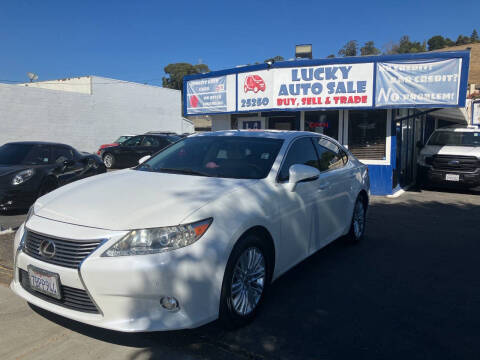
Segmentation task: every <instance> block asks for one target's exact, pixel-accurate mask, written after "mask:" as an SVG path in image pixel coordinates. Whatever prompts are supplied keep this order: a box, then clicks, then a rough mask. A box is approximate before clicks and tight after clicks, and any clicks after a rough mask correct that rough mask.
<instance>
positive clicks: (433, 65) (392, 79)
mask: <svg viewBox="0 0 480 360" xmlns="http://www.w3.org/2000/svg"><path fill="white" fill-rule="evenodd" d="M461 68H462V59H460V58H455V59H448V60H424V61H399V62H379V63H377V81H376V102H375V106H376V107H382V106H398V105H406V106H408V105H411V106H412V107H415V106H421V105H438V106H441V105H453V106H455V105H458V102H459V99H458V95H459V87H460V77H461V76H460V75H461Z"/></svg>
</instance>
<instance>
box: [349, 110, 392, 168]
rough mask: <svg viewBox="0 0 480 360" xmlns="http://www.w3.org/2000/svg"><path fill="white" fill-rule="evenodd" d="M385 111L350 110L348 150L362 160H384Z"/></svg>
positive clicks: (385, 137)
mask: <svg viewBox="0 0 480 360" xmlns="http://www.w3.org/2000/svg"><path fill="white" fill-rule="evenodd" d="M386 139H387V110H368V111H365V110H364V111H361V110H350V111H349V114H348V149H349V150H350V151H351V152H352V154H353V155H355V156H356V157H357V158H359V159H362V160H385V159H386Z"/></svg>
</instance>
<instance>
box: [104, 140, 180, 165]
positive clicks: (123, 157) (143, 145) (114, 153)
mask: <svg viewBox="0 0 480 360" xmlns="http://www.w3.org/2000/svg"><path fill="white" fill-rule="evenodd" d="M178 140H180V136H178V135H176V134H174V133H161V132H149V133H146V134H144V135H137V136H134V137H132V138H130V139H128V140H127V141H125V142H124V143H122V144H120V145H118V146H115V147H109V148H105V149H102V150H101V153H100V156H101V158H102V159H103V162H104V164H105V166H106V167H107V168H108V169H112V168H119V169H122V168H128V167H132V166H135V165H138V160H140V159H141V158H142V157H144V156H147V155H153V154H155V153H156V152H158V151H160V150H162V149H163V148H166V147H167V146H169V145H170V144H173V143H174V142H176V141H178Z"/></svg>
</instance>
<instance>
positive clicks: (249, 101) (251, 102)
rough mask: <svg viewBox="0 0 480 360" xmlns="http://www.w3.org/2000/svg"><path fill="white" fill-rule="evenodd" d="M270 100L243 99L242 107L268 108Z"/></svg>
mask: <svg viewBox="0 0 480 360" xmlns="http://www.w3.org/2000/svg"><path fill="white" fill-rule="evenodd" d="M268 101H269V100H268V98H266V97H264V98H253V99H242V105H241V106H240V107H242V108H243V107H253V106H267V105H268Z"/></svg>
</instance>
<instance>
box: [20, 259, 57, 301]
mask: <svg viewBox="0 0 480 360" xmlns="http://www.w3.org/2000/svg"><path fill="white" fill-rule="evenodd" d="M28 277H29V279H30V287H31V288H32V289H33V290H35V291H38V292H41V293H42V294H45V295H48V296H52V297H54V298H56V299H61V298H62V294H61V293H60V277H59V276H58V274H56V273H52V272H50V271H46V270H42V269H39V268H37V267H35V266H32V265H29V266H28Z"/></svg>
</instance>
